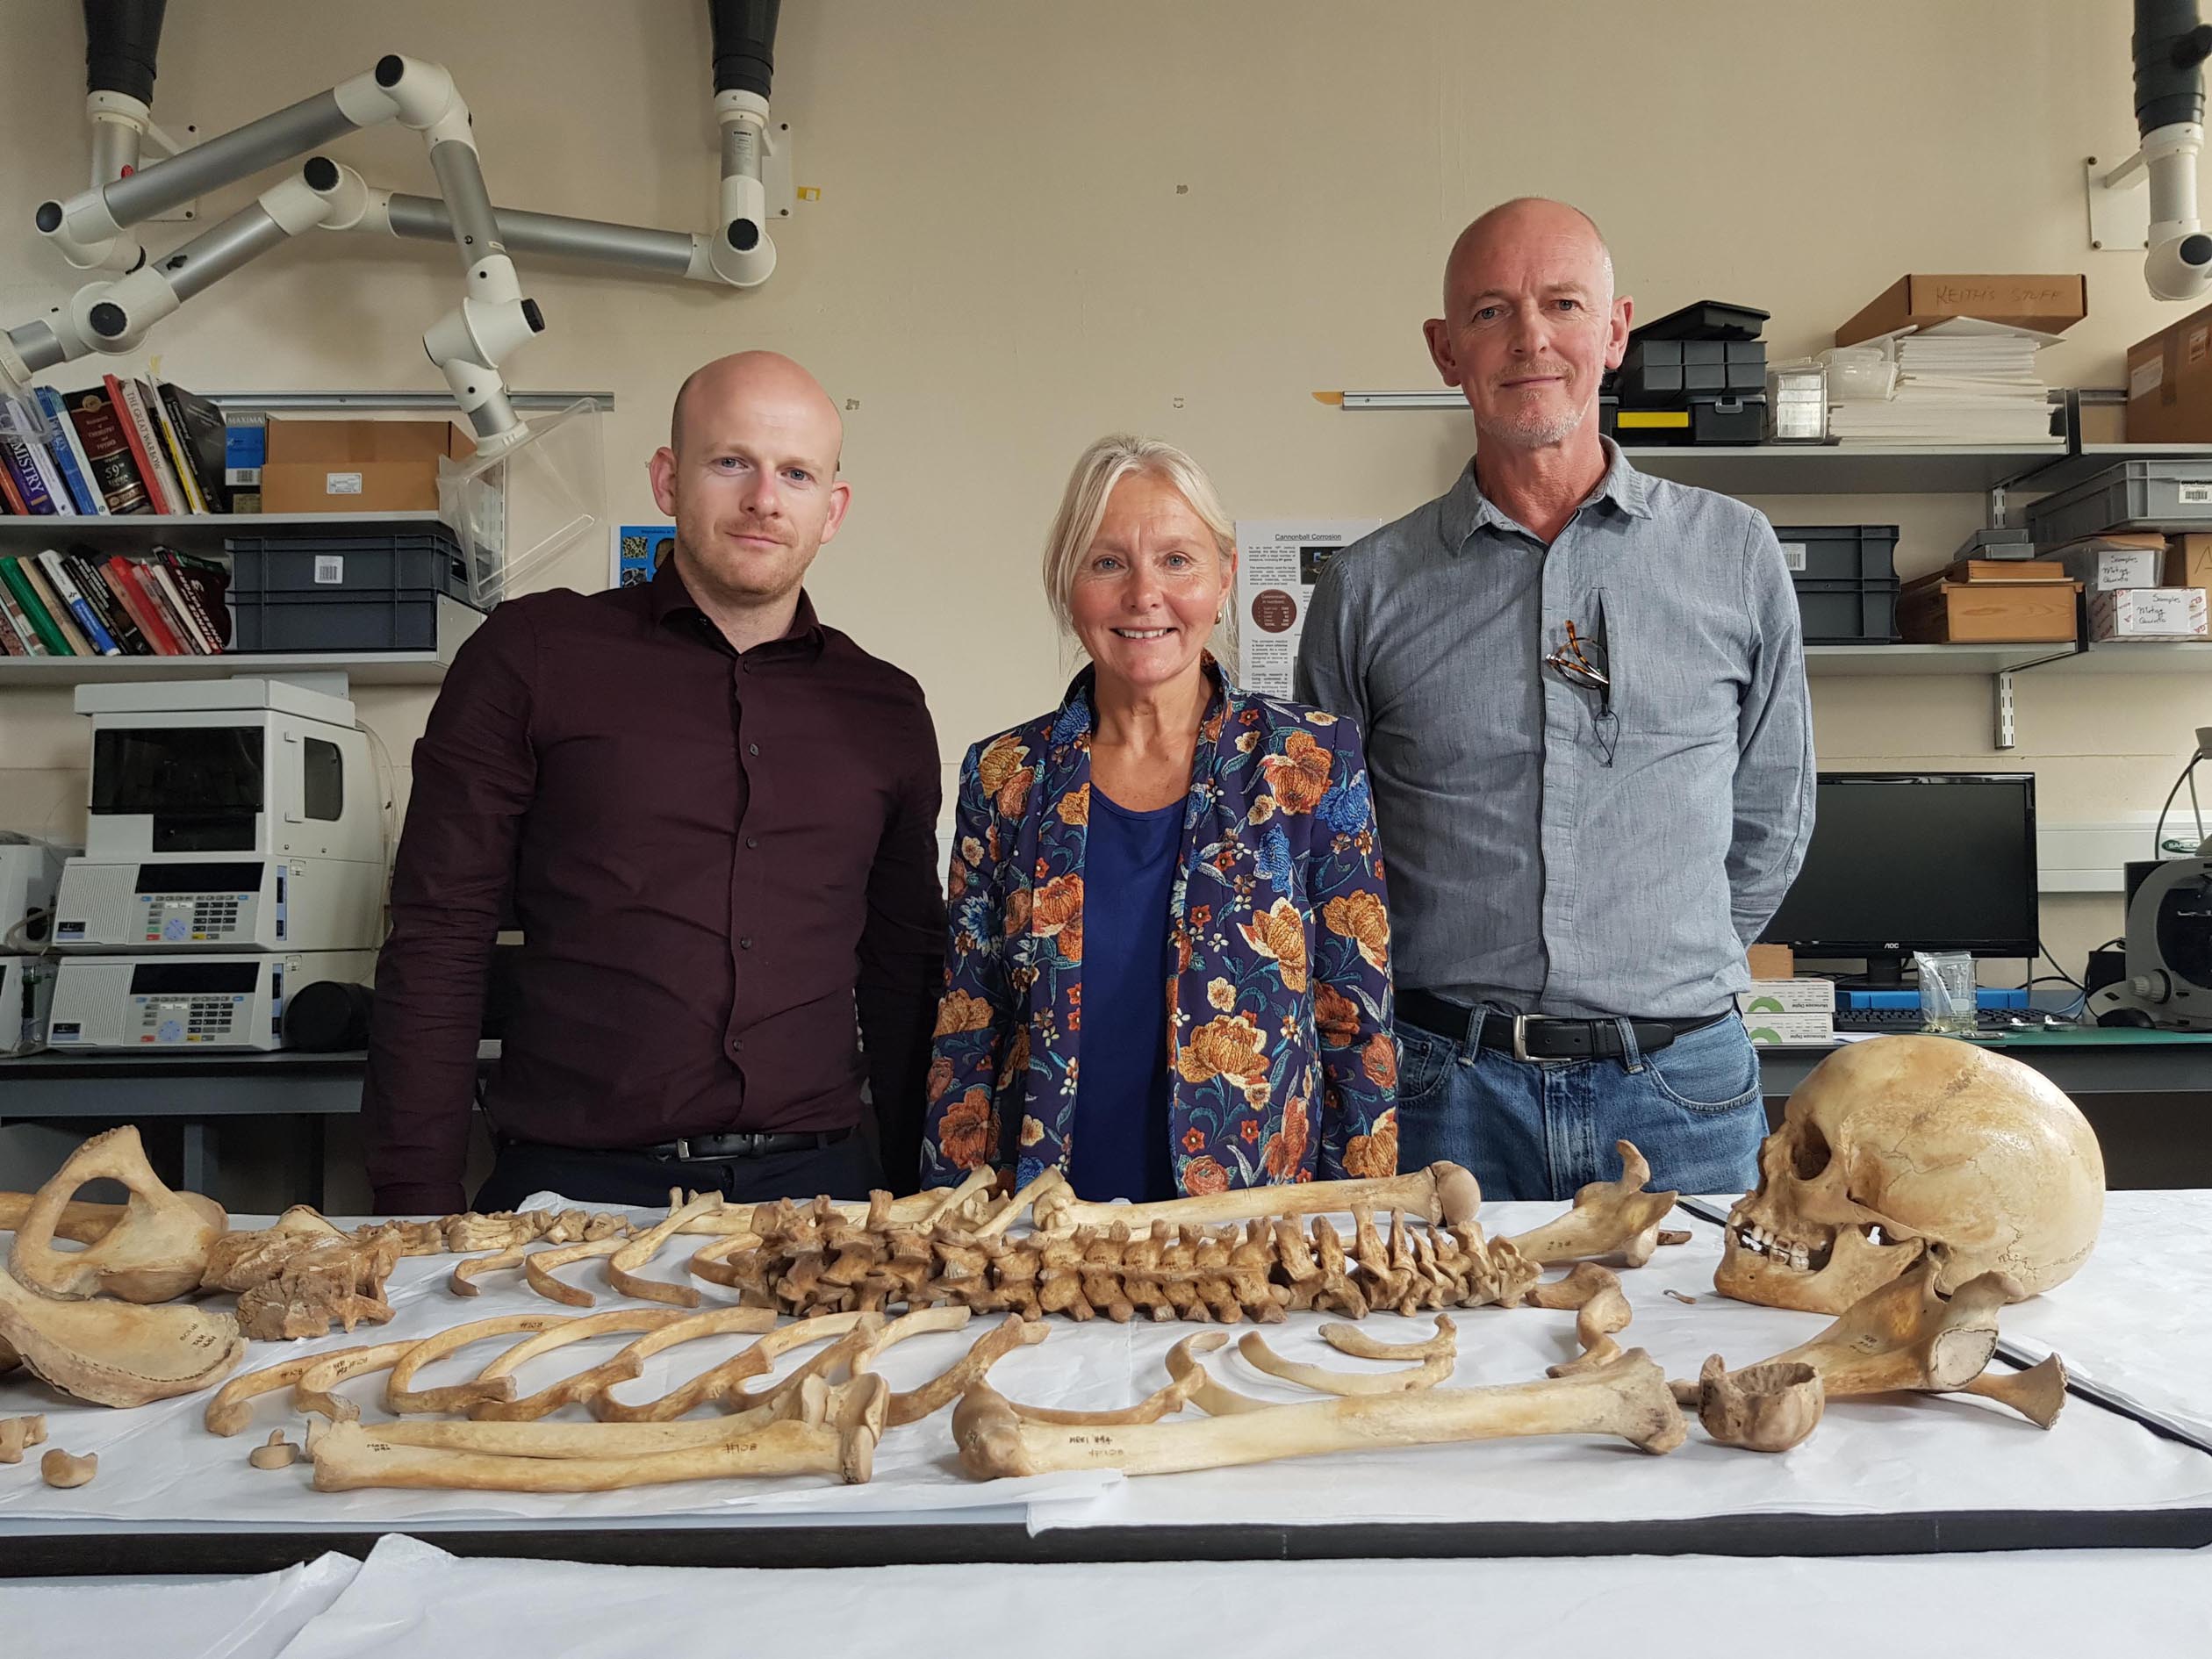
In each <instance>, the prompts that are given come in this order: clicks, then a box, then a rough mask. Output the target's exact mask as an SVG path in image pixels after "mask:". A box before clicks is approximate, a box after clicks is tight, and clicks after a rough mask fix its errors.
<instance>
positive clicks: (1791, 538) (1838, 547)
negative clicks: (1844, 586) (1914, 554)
mask: <svg viewBox="0 0 2212 1659" xmlns="http://www.w3.org/2000/svg"><path fill="white" fill-rule="evenodd" d="M1774 536H1775V539H1776V540H1777V541H1778V542H1781V543H1782V557H1783V562H1784V563H1785V564H1787V565H1788V566H1789V567H1790V579H1791V580H1792V581H1796V582H1894V581H1895V580H1896V579H1897V527H1896V526H1895V525H1894V524H1778V525H1776V526H1775V527H1774Z"/></svg>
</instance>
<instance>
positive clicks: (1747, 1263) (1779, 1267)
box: [1713, 1227, 1924, 1314]
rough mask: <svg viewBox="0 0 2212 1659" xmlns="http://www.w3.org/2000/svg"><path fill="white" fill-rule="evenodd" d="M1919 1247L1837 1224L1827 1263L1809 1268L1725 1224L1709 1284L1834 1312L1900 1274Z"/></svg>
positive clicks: (1743, 1295)
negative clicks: (1884, 1241)
mask: <svg viewBox="0 0 2212 1659" xmlns="http://www.w3.org/2000/svg"><path fill="white" fill-rule="evenodd" d="M1923 1248H1924V1246H1922V1245H1921V1241H1920V1240H1919V1239H1901V1240H1900V1241H1899V1242H1898V1243H1896V1244H1889V1245H1878V1244H1875V1243H1873V1242H1872V1241H1871V1240H1870V1239H1868V1238H1867V1237H1866V1235H1865V1234H1864V1233H1863V1232H1860V1231H1859V1230H1858V1229H1857V1227H1839V1228H1837V1229H1836V1232H1835V1242H1834V1243H1833V1244H1832V1245H1831V1246H1829V1250H1828V1265H1827V1266H1826V1267H1824V1268H1821V1269H1820V1270H1819V1271H1818V1272H1816V1273H1810V1272H1806V1271H1804V1270H1803V1269H1800V1268H1797V1267H1795V1266H1793V1265H1792V1264H1791V1263H1790V1262H1789V1261H1788V1260H1785V1259H1783V1258H1781V1257H1778V1256H1776V1255H1774V1254H1771V1253H1768V1254H1762V1253H1759V1252H1757V1251H1755V1250H1753V1249H1751V1248H1750V1247H1749V1246H1747V1245H1745V1244H1744V1243H1743V1242H1742V1239H1740V1238H1739V1237H1738V1236H1737V1232H1736V1229H1735V1228H1734V1227H1730V1228H1729V1229H1728V1234H1727V1242H1726V1243H1725V1244H1724V1245H1723V1246H1722V1248H1721V1253H1720V1267H1719V1268H1716V1269H1715V1270H1714V1272H1713V1289H1716V1290H1718V1291H1719V1292H1720V1294H1721V1295H1722V1296H1733V1297H1734V1298H1735V1299H1736V1300H1737V1301H1739V1302H1754V1303H1757V1304H1759V1305H1760V1306H1762V1307H1769V1308H1794V1309H1796V1310H1797V1311H1799V1312H1800V1313H1827V1314H1838V1313H1842V1311H1844V1310H1845V1309H1846V1308H1848V1307H1849V1306H1851V1305H1852V1304H1854V1303H1856V1302H1857V1301H1858V1300H1859V1299H1860V1298H1861V1297H1863V1296H1866V1295H1868V1294H1869V1293H1870V1292H1871V1291H1873V1290H1876V1289H1879V1288H1880V1287H1881V1286H1883V1285H1885V1284H1887V1283H1889V1282H1891V1281H1892V1280H1894V1279H1896V1278H1897V1277H1898V1276H1899V1275H1901V1274H1903V1273H1904V1272H1905V1271H1906V1270H1907V1268H1911V1267H1912V1265H1913V1264H1914V1262H1915V1261H1917V1260H1920V1258H1921V1253H1922V1250H1923Z"/></svg>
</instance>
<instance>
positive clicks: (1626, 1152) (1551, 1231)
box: [1508, 1140, 1688, 1268]
mask: <svg viewBox="0 0 2212 1659" xmlns="http://www.w3.org/2000/svg"><path fill="white" fill-rule="evenodd" d="M1613 1150H1614V1151H1615V1152H1617V1153H1620V1180H1618V1181H1591V1182H1590V1183H1589V1184H1588V1185H1587V1186H1585V1187H1584V1188H1583V1189H1581V1190H1579V1191H1578V1192H1576V1194H1575V1207H1574V1208H1573V1209H1572V1210H1569V1211H1568V1212H1567V1213H1566V1214H1565V1215H1563V1216H1561V1217H1558V1218H1556V1219H1555V1220H1552V1221H1548V1222H1546V1223H1545V1224H1544V1225H1542V1226H1541V1227H1538V1228H1537V1229H1535V1230H1534V1231H1533V1232H1525V1233H1521V1234H1519V1236H1518V1237H1516V1238H1514V1239H1510V1240H1508V1242H1509V1243H1511V1244H1512V1246H1513V1247H1514V1249H1516V1250H1517V1251H1519V1253H1520V1254H1521V1255H1522V1257H1523V1258H1525V1259H1526V1260H1530V1261H1533V1262H1537V1263H1539V1264H1541V1265H1543V1266H1549V1265H1551V1264H1552V1263H1554V1262H1560V1261H1577V1260H1584V1259H1587V1258H1589V1257H1591V1256H1609V1255H1612V1254H1614V1253H1619V1254H1620V1257H1621V1258H1622V1259H1623V1260H1625V1261H1627V1264H1628V1265H1629V1266H1630V1267H1632V1268H1641V1267H1642V1266H1643V1265H1644V1263H1645V1262H1647V1261H1648V1260H1651V1255H1652V1252H1653V1251H1654V1250H1655V1249H1656V1248H1657V1247H1658V1246H1659V1245H1660V1244H1661V1242H1662V1241H1663V1239H1662V1235H1661V1233H1660V1232H1659V1223H1660V1220H1661V1218H1662V1217H1664V1216H1665V1215H1666V1214H1667V1212H1668V1211H1669V1210H1672V1209H1673V1208H1674V1206H1675V1200H1676V1199H1677V1198H1678V1197H1679V1196H1681V1195H1680V1194H1679V1193H1673V1192H1646V1191H1644V1190H1643V1185H1644V1183H1645V1182H1646V1181H1649V1180H1650V1179H1651V1166H1650V1164H1649V1163H1648V1162H1647V1161H1645V1159H1644V1155H1643V1154H1642V1153H1640V1152H1638V1151H1637V1150H1636V1148H1635V1146H1634V1143H1633V1142H1630V1141H1626V1140H1617V1141H1615V1142H1614V1143H1613ZM1687 1237H1688V1235H1687V1234H1686V1233H1685V1234H1680V1235H1676V1236H1674V1237H1673V1239H1672V1241H1673V1242H1677V1243H1678V1242H1681V1241H1682V1240H1683V1239H1687Z"/></svg>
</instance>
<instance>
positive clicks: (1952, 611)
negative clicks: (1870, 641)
mask: <svg viewBox="0 0 2212 1659" xmlns="http://www.w3.org/2000/svg"><path fill="white" fill-rule="evenodd" d="M2080 587H2081V585H2080V584H2079V582H1952V581H1948V580H1946V581H1938V582H1933V583H1929V584H1928V585H1924V586H1921V587H1919V588H1917V589H1915V590H1914V591H1910V592H1907V593H1901V594H1900V595H1899V596H1898V600H1897V630H1898V632H1899V633H1900V635H1902V636H1904V638H1905V639H1906V641H1907V643H1911V644H1914V645H1961V644H1968V643H1972V644H1983V645H2011V644H2022V645H2025V644H2043V643H2050V644H2055V645H2065V644H2071V643H2073V640H2074V637H2075V623H2074V597H2075V595H2076V594H2077V593H2079V591H2080Z"/></svg>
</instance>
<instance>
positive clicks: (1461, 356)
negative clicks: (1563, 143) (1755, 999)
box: [1297, 200, 1813, 1199]
mask: <svg viewBox="0 0 2212 1659" xmlns="http://www.w3.org/2000/svg"><path fill="white" fill-rule="evenodd" d="M1630 311H1631V303H1630V301H1629V300H1628V299H1627V298H1622V297H1617V296H1616V295H1615V294H1614V292H1613V282H1612V258H1611V255H1609V254H1608V253H1607V252H1606V249H1605V242H1604V241H1603V240H1602V239H1601V238H1600V236H1599V235H1598V228H1597V226H1595V225H1594V224H1592V223H1591V221H1590V219H1588V218H1587V217H1586V216H1584V214H1582V213H1581V212H1577V211H1576V209H1574V208H1571V207H1568V206H1566V205H1562V204H1561V203H1557V202H1548V201H1541V200H1524V201H1515V202H1508V203H1506V204H1505V205H1503V206H1501V207H1498V208H1496V209H1493V210H1492V211H1491V212H1489V213H1486V214H1484V215H1483V217H1482V218H1481V219H1476V221H1475V222H1474V223H1473V224H1472V225H1470V226H1468V227H1467V229H1466V231H1465V232H1463V233H1462V234H1461V236H1460V239H1459V241H1458V242H1457V244H1456V245H1455V246H1454V248H1453V249H1452V255H1451V258H1450V259H1449V261H1448V262H1447V265H1446V269H1445V277H1444V313H1445V314H1444V315H1443V316H1442V317H1441V318H1437V319H1433V320H1430V321H1429V322H1428V323H1427V324H1426V326H1425V327H1426V334H1427V338H1428V345H1429V351H1430V354H1431V356H1433V358H1434V359H1435V362H1436V366H1437V369H1438V371H1439V372H1440V374H1441V375H1442V376H1443V378H1444V381H1445V383H1446V384H1448V385H1453V386H1457V387H1459V388H1461V389H1462V391H1464V392H1465V394H1466V397H1467V401H1468V405H1469V408H1470V409H1471V410H1472V411H1473V412H1474V416H1475V427H1476V435H1477V437H1478V440H1479V453H1478V454H1477V455H1476V458H1475V459H1474V461H1473V462H1472V463H1469V467H1468V469H1467V470H1466V471H1465V472H1463V473H1462V475H1461V476H1460V478H1459V481H1458V482H1457V483H1456V484H1454V485H1453V486H1452V488H1451V490H1450V491H1449V492H1447V493H1446V494H1445V495H1444V496H1442V497H1440V499H1437V500H1434V501H1432V502H1430V503H1428V504H1427V505H1426V506H1422V507H1420V508H1418V510H1416V511H1415V512H1413V513H1411V514H1408V515H1407V516H1406V517H1404V518H1403V519H1400V520H1398V521H1397V522H1396V523H1394V524H1390V525H1387V526H1385V527H1384V528H1383V529H1380V530H1378V531H1376V532H1375V534H1374V535H1370V536H1368V537H1367V538H1366V539H1365V540H1364V541H1361V542H1358V543H1356V544H1354V546H1352V547H1350V548H1348V549H1346V550H1345V551H1344V552H1342V553H1340V554H1339V555H1338V556H1337V557H1335V558H1334V559H1333V560H1332V562H1331V563H1330V564H1329V565H1328V567H1327V569H1326V570H1325V572H1324V573H1323V575H1322V578H1321V581H1320V584H1319V585H1318V588H1317V589H1316V591H1315V593H1314V596H1313V603H1312V606H1311V610H1310V611H1309V614H1308V615H1307V619H1306V625H1305V630H1304V638H1303V641H1302V643H1301V646H1300V652H1299V657H1298V678H1297V694H1298V696H1299V698H1300V699H1301V700H1304V701H1308V702H1313V703H1318V704H1319V705H1321V706H1322V707H1325V708H1330V709H1333V710H1335V711H1337V712H1339V713H1340V714H1347V715H1353V716H1354V717H1356V718H1357V719H1358V720H1359V722H1361V727H1362V729H1364V731H1365V732H1366V735H1367V749H1368V774H1369V778H1370V780H1371V782H1372V785H1373V788H1374V792H1375V812H1376V818H1377V821H1378V823H1379V826H1380V829H1381V831H1382V840H1383V858H1384V861H1385V864H1386V865H1387V867H1388V871H1389V881H1390V901H1391V911H1392V919H1393V923H1394V931H1395V933H1396V936H1397V985H1398V995H1397V1014H1398V1022H1397V1030H1398V1036H1399V1038H1400V1041H1401V1043H1402V1044H1403V1045H1404V1060H1403V1062H1402V1064H1401V1067H1400V1071H1399V1078H1398V1132H1399V1137H1400V1153H1399V1160H1400V1164H1401V1166H1402V1167H1405V1168H1418V1167H1420V1166H1421V1165H1422V1164H1424V1163H1426V1162H1428V1161H1430V1160H1434V1159H1438V1158H1448V1159H1451V1160H1454V1161H1456V1162H1459V1163H1462V1164H1465V1165H1466V1166H1467V1167H1469V1168H1470V1169H1472V1170H1473V1171H1474V1172H1475V1174H1476V1176H1477V1177H1478V1178H1479V1179H1480V1180H1481V1181H1482V1183H1483V1192H1484V1194H1485V1195H1486V1196H1490V1197H1493V1198H1554V1199H1558V1198H1566V1197H1569V1196H1572V1195H1573V1193H1574V1191H1575V1189H1576V1187H1578V1186H1580V1185H1581V1184H1583V1183H1584V1182H1585V1181H1597V1180H1602V1179H1609V1178H1611V1177H1612V1176H1613V1175H1615V1174H1618V1173H1619V1160H1618V1159H1617V1157H1616V1156H1615V1154H1614V1152H1613V1142H1614V1141H1615V1140H1616V1139H1619V1138H1627V1139H1629V1140H1632V1141H1634V1142H1635V1143H1636V1145H1637V1146H1639V1147H1640V1148H1641V1149H1642V1151H1643V1152H1644V1153H1645V1155H1646V1156H1648V1158H1649V1159H1650V1160H1651V1165H1652V1169H1653V1172H1654V1178H1655V1184H1656V1185H1659V1186H1663V1187H1677V1188H1680V1189H1683V1190H1684V1191H1689V1192H1733V1191H1740V1190H1742V1189H1745V1188H1747V1187H1749V1185H1751V1184H1752V1182H1753V1181H1755V1180H1756V1176H1757V1168H1756V1152H1757V1148H1758V1144H1759V1141H1760V1139H1761V1138H1762V1137H1763V1134H1764V1133H1765V1127H1766V1125H1765V1117H1764V1114H1763V1110H1762V1108H1761V1103H1760V1099H1759V1088H1758V1079H1759V1068H1758V1060H1757V1057H1756V1054H1754V1052H1752V1049H1751V1045H1750V1042H1749V1038H1747V1037H1746V1036H1745V1034H1744V1031H1743V1027H1742V1023H1741V1022H1739V1021H1738V1020H1736V1019H1735V1018H1734V1017H1733V1014H1732V1011H1731V1010H1732V1008H1733V1002H1732V995H1733V993H1734V992H1736V991H1739V990H1741V989H1742V988H1743V987H1744V986H1745V985H1746V984H1748V983H1749V969H1748V968H1747V966H1746V965H1745V961H1744V947H1745V946H1746V945H1747V944H1749V943H1750V942H1751V941H1752V940H1754V939H1756V938H1757V937H1758V935H1759V930H1761V929H1762V928H1763V926H1765V924H1766V922H1767V919H1768V917H1769V916H1771V915H1772V914H1773V913H1774V910H1775V908H1776V907H1777V906H1778V904H1779V903H1780V902H1781V901H1782V896H1783V894H1785V892H1786V891H1787V890H1788V888H1789V885H1790V882H1791V880H1792V879H1793V878H1794V877H1795V875H1796V874H1797V870H1798V865H1799V863H1800V862H1801V861H1802V860H1803V858H1804V856H1805V847H1806V842H1807V841H1808V840H1809V839H1810V838H1811V836H1812V832H1813V741H1812V720H1811V711H1810V708H1809V706H1808V702H1807V699H1806V686H1805V664H1804V651H1803V644H1802V637H1801V628H1800V626H1799V618H1798V610H1797V602H1796V599H1795V596H1794V595H1793V594H1792V591H1791V587H1790V579H1789V575H1788V572H1787V571H1786V570H1785V567H1784V564H1783V559H1782V552H1781V548H1780V546H1779V544H1778V542H1776V540H1775V535H1774V530H1773V528H1772V527H1771V526H1770V524H1768V522H1767V521H1766V520H1765V518H1764V517H1763V516H1762V515H1761V514H1757V513H1756V512H1754V511H1752V510H1751V509H1750V508H1749V507H1747V506H1744V505H1742V503H1741V502H1738V501H1734V500H1731V499H1728V498H1727V497H1725V496H1720V495H1714V494H1713V493H1711V492H1707V491H1704V490H1694V489H1689V488H1686V487H1684V486H1683V485H1677V484H1672V483H1669V482H1667V481H1665V480H1663V479H1659V478H1648V477H1646V476H1645V475H1643V474H1642V473H1640V472H1638V471H1637V470H1635V469H1634V467H1632V466H1630V465H1629V464H1628V462H1627V458H1626V457H1625V456H1622V454H1621V453H1620V450H1619V449H1618V448H1616V447H1615V446H1614V445H1613V444H1612V442H1611V441H1610V440H1608V439H1605V438H1603V437H1601V436H1600V435H1599V434H1598V381H1599V378H1600V377H1601V376H1603V375H1604V373H1605V371H1606V370H1608V369H1611V368H1614V367H1617V366H1618V365H1619V363H1620V358H1621V354H1622V352H1623V351H1624V350H1625V349H1626V348H1627V337H1628V320H1629V315H1630Z"/></svg>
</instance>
